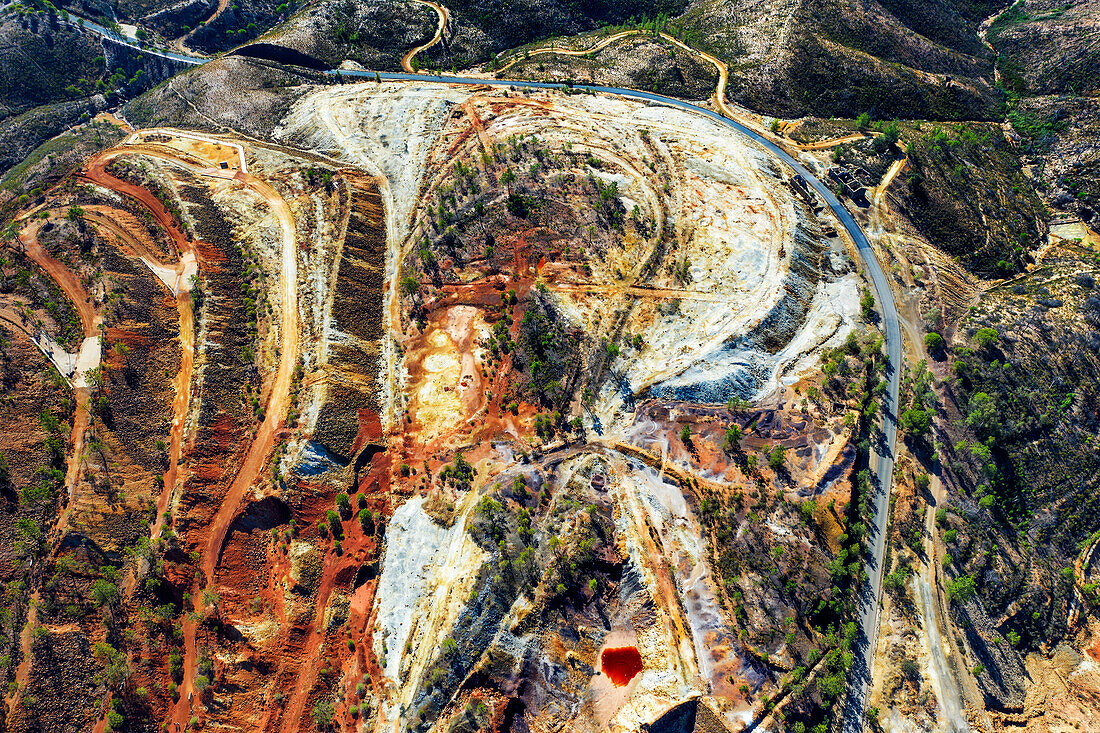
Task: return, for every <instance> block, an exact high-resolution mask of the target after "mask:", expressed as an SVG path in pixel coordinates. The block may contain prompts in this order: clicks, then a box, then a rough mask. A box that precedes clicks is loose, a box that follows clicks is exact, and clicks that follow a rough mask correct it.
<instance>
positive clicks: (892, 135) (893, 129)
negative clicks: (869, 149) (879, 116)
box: [882, 120, 900, 145]
mask: <svg viewBox="0 0 1100 733" xmlns="http://www.w3.org/2000/svg"><path fill="white" fill-rule="evenodd" d="M899 137H900V135H899V134H898V121H897V120H894V121H893V122H887V123H886V124H885V125H883V126H882V139H883V141H885V142H886V144H887V145H897V143H898V139H899Z"/></svg>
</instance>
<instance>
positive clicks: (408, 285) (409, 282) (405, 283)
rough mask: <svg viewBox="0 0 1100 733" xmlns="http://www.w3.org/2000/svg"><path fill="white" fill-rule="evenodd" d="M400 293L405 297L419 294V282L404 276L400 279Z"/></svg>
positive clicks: (410, 276)
mask: <svg viewBox="0 0 1100 733" xmlns="http://www.w3.org/2000/svg"><path fill="white" fill-rule="evenodd" d="M401 292H402V293H404V294H405V295H409V296H412V295H416V294H417V293H418V292H420V281H419V280H417V279H416V278H415V277H413V276H412V275H406V276H405V277H403V278H401Z"/></svg>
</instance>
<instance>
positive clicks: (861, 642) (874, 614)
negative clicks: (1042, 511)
mask: <svg viewBox="0 0 1100 733" xmlns="http://www.w3.org/2000/svg"><path fill="white" fill-rule="evenodd" d="M82 22H83V25H84V27H85V28H88V29H90V30H92V31H95V32H98V33H100V34H101V35H103V36H106V37H109V38H110V39H112V40H114V41H115V42H117V43H123V44H125V45H127V46H130V47H132V48H136V49H138V50H140V51H143V52H144V53H148V54H152V55H154V56H160V57H162V58H167V59H172V60H175V61H180V62H183V63H187V64H191V65H198V64H202V63H205V62H206V61H208V60H209V59H206V58H202V57H198V56H188V55H186V54H179V53H173V52H170V51H163V50H155V49H148V48H144V49H143V48H141V47H140V46H138V45H137V44H136V43H134V42H132V41H130V39H126V38H119V36H117V35H116V34H114V33H112V32H110V31H108V30H107V29H106V28H103V27H102V26H99V25H97V24H95V23H93V22H91V21H87V20H84V21H82ZM325 73H326V74H327V75H329V76H333V77H338V78H341V79H344V78H349V79H356V78H362V79H376V78H377V79H381V80H382V81H400V82H426V83H434V84H439V83H443V84H464V85H473V86H481V85H492V86H506V87H515V88H522V89H561V88H563V85H562V84H555V83H550V82H538V81H513V80H504V79H491V78H488V79H486V78H479V77H463V76H444V75H436V74H415V73H414V74H409V73H398V72H387V71H383V72H374V71H345V70H339V71H336V70H333V71H328V72H325ZM573 89H576V90H580V91H591V92H601V93H606V94H616V95H618V96H620V97H625V98H628V99H636V100H640V101H644V102H656V103H658V104H665V105H668V106H671V107H678V108H680V109H683V110H687V111H689V112H694V113H696V114H701V115H704V116H706V117H710V118H711V119H713V120H715V121H716V122H719V123H720V124H723V125H725V126H726V127H728V128H730V129H731V130H733V131H734V132H737V133H739V134H741V135H744V136H745V137H747V138H749V139H750V140H752V141H754V142H756V143H757V144H758V145H760V146H761V147H763V148H765V149H766V150H767V151H768V152H769V153H771V154H772V155H774V156H775V157H776V158H778V159H779V160H781V161H783V162H784V163H786V164H787V165H788V166H789V167H790V168H792V169H793V170H794V171H795V173H797V174H798V175H800V176H802V178H803V180H805V181H806V183H807V184H809V186H810V187H811V188H813V189H814V190H815V191H817V193H818V194H819V195H820V196H821V198H822V200H824V201H825V203H826V205H827V206H828V207H829V208H830V209H832V211H833V213H834V214H835V215H836V217H837V218H838V219H839V220H840V223H841V224H842V225H843V226H844V228H845V229H846V230H847V231H848V234H849V236H851V238H852V241H853V242H855V245H856V248H857V249H858V251H859V255H860V257H861V258H862V260H863V264H864V268H865V271H866V272H867V275H868V277H870V279H871V283H872V285H873V286H874V288H875V294H876V296H877V299H878V303H879V307H880V309H881V311H882V320H883V325H884V327H885V331H886V357H887V369H888V370H889V371H888V380H889V384H888V388H887V390H886V394H885V395H884V396H883V400H882V410H883V418H882V436H881V437H882V439H881V440H880V441H875V442H874V444H873V445H874V447H873V451H874V454H873V455H872V459H871V462H872V466H874V468H875V476H876V478H877V481H876V482H875V486H874V491H875V496H874V507H875V516H874V520H873V522H872V524H871V527H870V528H869V532H868V534H869V538H870V547H869V550H870V552H869V555H868V557H867V558H866V568H867V574H868V581H867V584H866V586H865V587H864V588H863V589H862V591H861V593H860V599H859V604H860V634H859V638H858V639H857V642H856V649H855V662H854V666H853V670H852V680H851V685H850V688H849V696H848V700H847V703H846V707H845V711H844V727H843V730H844V733H860V731H862V730H863V722H864V721H863V717H864V711H865V709H866V707H867V693H868V690H869V689H870V683H871V674H870V671H871V660H872V658H873V656H874V647H875V644H874V640H875V638H876V637H877V635H878V623H879V598H880V594H881V590H882V571H883V567H882V565H883V558H884V556H885V550H886V522H887V515H888V510H889V507H890V484H891V480H892V478H893V471H894V450H895V442H896V437H897V405H898V390H899V388H900V385H901V369H900V365H901V349H902V340H901V326H900V324H899V323H898V312H897V308H896V306H895V305H894V298H893V295H892V294H891V292H890V284H889V282H888V281H887V279H886V275H885V274H884V273H883V271H882V268H881V267H880V266H879V263H878V260H877V259H875V254H874V251H873V250H872V249H871V244H870V242H868V241H867V236H866V235H865V234H864V233H863V230H862V229H861V228H860V226H859V224H857V223H856V220H855V219H854V218H853V217H852V214H851V212H849V211H848V209H847V208H845V206H844V205H843V204H841V203H840V201H839V200H838V199H837V197H836V196H835V195H834V194H833V192H832V191H830V190H829V187H828V186H826V185H825V184H824V183H822V182H821V181H820V180H818V179H817V177H816V176H814V175H813V174H812V173H811V172H810V171H809V170H807V169H806V168H805V166H803V165H802V164H801V163H799V162H798V161H797V160H795V159H794V158H793V157H791V156H790V155H789V154H788V153H787V152H786V151H785V150H783V149H782V148H780V147H779V146H778V145H776V144H775V143H774V142H772V141H771V140H769V139H767V138H766V137H764V136H763V135H760V134H759V133H757V132H755V131H754V130H752V129H750V128H748V127H746V126H744V125H742V124H741V123H740V122H738V121H736V120H732V119H730V118H728V117H725V116H723V115H720V114H718V113H717V112H714V111H712V110H709V109H705V108H703V107H699V106H697V105H694V104H691V103H690V102H684V101H682V100H679V99H673V98H672V97H665V96H662V95H660V94H653V93H650V92H643V91H637V90H634V89H620V88H617V87H605V86H600V85H594V84H577V85H573Z"/></svg>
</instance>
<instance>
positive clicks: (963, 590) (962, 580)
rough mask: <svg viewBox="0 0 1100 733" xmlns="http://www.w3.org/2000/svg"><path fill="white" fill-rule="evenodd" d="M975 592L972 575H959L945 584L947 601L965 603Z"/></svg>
mask: <svg viewBox="0 0 1100 733" xmlns="http://www.w3.org/2000/svg"><path fill="white" fill-rule="evenodd" d="M976 592H977V588H976V587H975V585H974V576H973V575H960V576H959V577H957V578H955V579H954V580H952V581H951V582H950V583H948V584H947V598H948V600H952V601H958V602H959V603H966V602H967V601H969V600H970V599H971V598H973V597H974V594H975V593H976Z"/></svg>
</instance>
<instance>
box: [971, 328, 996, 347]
mask: <svg viewBox="0 0 1100 733" xmlns="http://www.w3.org/2000/svg"><path fill="white" fill-rule="evenodd" d="M1000 337H1001V335H1000V334H999V333H997V329H995V328H988V327H986V328H979V329H978V330H977V331H976V332H975V333H974V343H976V344H978V346H980V347H981V348H983V349H988V348H990V347H991V346H993V345H994V344H996V343H997V341H998V339H1000Z"/></svg>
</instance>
